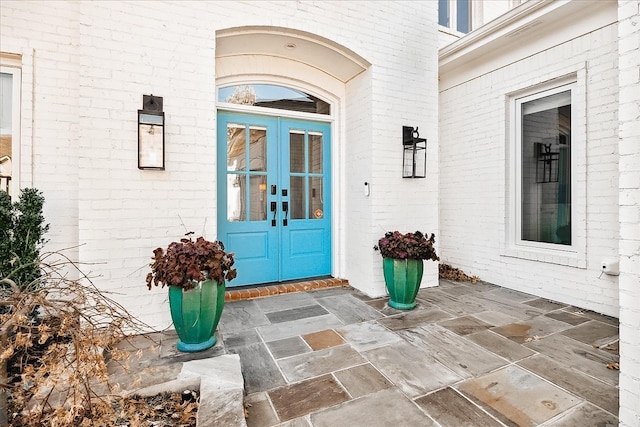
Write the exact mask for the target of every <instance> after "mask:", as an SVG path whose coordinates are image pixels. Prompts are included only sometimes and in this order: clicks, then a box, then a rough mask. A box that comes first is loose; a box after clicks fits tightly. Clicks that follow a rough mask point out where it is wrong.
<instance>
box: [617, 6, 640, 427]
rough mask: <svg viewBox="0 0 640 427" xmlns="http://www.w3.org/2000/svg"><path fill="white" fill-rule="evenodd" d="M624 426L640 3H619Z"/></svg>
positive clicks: (632, 353) (636, 365) (638, 161)
mask: <svg viewBox="0 0 640 427" xmlns="http://www.w3.org/2000/svg"><path fill="white" fill-rule="evenodd" d="M618 20H619V24H618V53H619V54H620V59H619V87H620V97H619V104H618V108H619V113H618V120H619V139H618V153H619V164H618V167H619V171H620V179H619V193H618V194H619V205H620V214H619V221H620V242H619V253H620V279H619V286H620V425H621V426H624V427H638V426H640V225H639V224H640V143H639V142H638V141H640V2H638V1H637V0H625V1H620V2H619V3H618Z"/></svg>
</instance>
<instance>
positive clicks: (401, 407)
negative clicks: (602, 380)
mask: <svg viewBox="0 0 640 427" xmlns="http://www.w3.org/2000/svg"><path fill="white" fill-rule="evenodd" d="M311 424H312V425H313V426H314V427H336V426H363V427H364V426H367V427H388V426H394V427H395V426H397V427H415V426H421V427H430V426H435V425H436V424H435V423H434V422H433V421H432V420H431V419H430V418H428V417H427V416H426V415H425V414H424V413H423V412H422V411H421V410H420V409H419V408H418V407H417V406H416V405H415V404H414V403H413V402H411V401H410V400H409V399H407V398H406V397H405V396H404V395H403V394H402V393H400V392H399V391H398V390H394V389H386V390H381V391H379V392H377V393H374V394H369V395H367V396H365V397H362V398H360V399H354V400H350V401H348V402H345V403H342V404H341V405H338V406H334V407H331V408H327V409H325V410H323V411H319V412H316V413H314V414H311Z"/></svg>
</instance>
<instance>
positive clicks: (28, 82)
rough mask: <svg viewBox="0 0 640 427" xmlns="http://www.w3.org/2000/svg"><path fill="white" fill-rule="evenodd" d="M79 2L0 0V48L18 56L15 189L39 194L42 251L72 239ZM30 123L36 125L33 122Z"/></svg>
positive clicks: (75, 239) (75, 242)
mask: <svg viewBox="0 0 640 427" xmlns="http://www.w3.org/2000/svg"><path fill="white" fill-rule="evenodd" d="M78 39H79V34H78V4H77V3H74V2H48V3H38V2H22V1H13V0H7V1H3V2H2V4H1V5H0V51H2V52H7V53H14V54H20V55H22V61H21V62H22V88H21V107H20V115H21V141H22V143H21V150H20V153H19V154H18V158H19V160H18V161H19V162H20V177H19V183H20V187H21V188H25V187H36V188H38V189H40V190H41V191H43V193H44V195H45V206H44V215H45V219H46V221H47V222H49V223H50V224H51V228H50V230H49V233H47V235H46V237H47V238H48V239H49V240H50V244H49V246H48V249H50V250H57V249H61V248H68V247H72V249H70V250H68V251H67V254H69V255H70V256H71V258H77V245H78V192H77V183H78V171H77V167H78V157H77V143H78V86H77V81H78V73H79V63H78V60H77V51H76V50H77V46H78ZM33 123H35V126H33V125H32V124H33Z"/></svg>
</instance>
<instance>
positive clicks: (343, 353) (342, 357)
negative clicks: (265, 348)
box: [278, 345, 366, 383]
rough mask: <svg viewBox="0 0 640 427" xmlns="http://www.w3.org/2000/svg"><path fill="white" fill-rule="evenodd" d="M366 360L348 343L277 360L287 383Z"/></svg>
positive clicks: (358, 363)
mask: <svg viewBox="0 0 640 427" xmlns="http://www.w3.org/2000/svg"><path fill="white" fill-rule="evenodd" d="M364 362H366V360H365V359H364V358H363V357H362V356H361V355H360V353H358V352H357V351H355V350H354V349H353V348H352V347H351V346H349V345H341V346H338V347H330V348H325V349H323V350H318V351H314V352H313V353H308V354H301V355H299V356H292V357H288V358H286V359H280V360H278V366H280V370H281V371H282V373H283V374H284V375H285V377H286V378H287V380H288V381H289V383H292V382H296V381H300V380H304V379H307V378H312V377H315V376H318V375H322V374H327V373H330V372H333V371H336V370H339V369H344V368H348V367H351V366H355V365H360V364H362V363H364Z"/></svg>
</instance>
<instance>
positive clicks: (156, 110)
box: [138, 95, 164, 170]
mask: <svg viewBox="0 0 640 427" xmlns="http://www.w3.org/2000/svg"><path fill="white" fill-rule="evenodd" d="M138 169H156V170H164V113H163V112H162V97H161V96H153V95H143V96H142V110H138Z"/></svg>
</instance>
